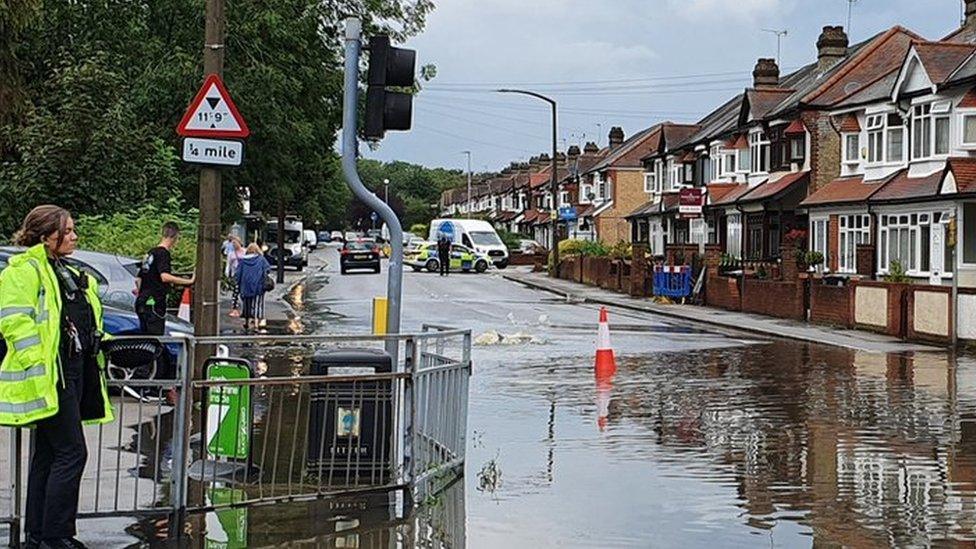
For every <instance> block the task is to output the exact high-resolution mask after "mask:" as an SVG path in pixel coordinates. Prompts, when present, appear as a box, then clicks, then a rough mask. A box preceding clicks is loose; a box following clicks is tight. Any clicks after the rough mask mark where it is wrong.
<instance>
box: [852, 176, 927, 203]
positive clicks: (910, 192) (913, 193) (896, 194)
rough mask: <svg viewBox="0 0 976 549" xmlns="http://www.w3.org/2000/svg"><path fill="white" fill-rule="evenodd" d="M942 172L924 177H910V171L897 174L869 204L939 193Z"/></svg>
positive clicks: (924, 196) (925, 196) (872, 197)
mask: <svg viewBox="0 0 976 549" xmlns="http://www.w3.org/2000/svg"><path fill="white" fill-rule="evenodd" d="M941 182H942V171H938V172H935V173H933V174H931V175H927V176H924V177H908V170H907V169H906V170H902V171H900V172H898V173H896V174H895V175H894V176H892V177H891V179H890V180H889V181H888V182H887V183H886V184H885V185H884V187H882V188H881V189H880V190H879V191H878V192H876V193H875V194H874V195H872V196H871V198H870V200H868V202H897V201H901V200H911V199H913V198H927V197H931V196H935V195H936V193H938V192H939V184H940V183H941Z"/></svg>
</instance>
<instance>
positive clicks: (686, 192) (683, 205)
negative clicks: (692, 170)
mask: <svg viewBox="0 0 976 549" xmlns="http://www.w3.org/2000/svg"><path fill="white" fill-rule="evenodd" d="M704 205H705V193H703V192H702V190H701V189H700V188H694V189H681V194H680V195H678V214H680V215H681V217H682V218H684V219H693V218H698V217H701V215H702V207H703V206H704Z"/></svg>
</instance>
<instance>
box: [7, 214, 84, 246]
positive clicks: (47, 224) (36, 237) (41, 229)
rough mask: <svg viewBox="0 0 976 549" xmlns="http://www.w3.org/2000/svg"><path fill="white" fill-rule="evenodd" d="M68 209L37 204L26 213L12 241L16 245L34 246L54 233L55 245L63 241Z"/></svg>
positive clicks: (68, 215) (68, 216)
mask: <svg viewBox="0 0 976 549" xmlns="http://www.w3.org/2000/svg"><path fill="white" fill-rule="evenodd" d="M70 217H71V214H70V213H69V212H68V210H66V209H64V208H62V207H60V206H55V205H54V204H43V205H41V206H37V207H36V208H34V209H33V210H31V211H30V213H29V214H27V217H25V218H24V222H23V223H22V224H21V225H20V229H19V230H18V231H17V232H16V233H14V236H13V239H12V240H13V243H14V244H15V245H17V246H34V245H35V244H40V243H41V242H42V241H43V240H44V239H45V238H47V237H49V236H51V235H52V234H54V233H57V234H58V242H57V247H60V246H61V243H62V242H63V241H64V236H65V232H66V231H67V228H68V219H69V218H70Z"/></svg>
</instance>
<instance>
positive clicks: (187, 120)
mask: <svg viewBox="0 0 976 549" xmlns="http://www.w3.org/2000/svg"><path fill="white" fill-rule="evenodd" d="M176 133H178V134H180V135H182V136H184V137H237V138H242V139H243V138H245V137H247V136H248V135H250V134H251V130H249V129H248V127H247V122H245V121H244V117H242V116H241V113H239V112H238V111H237V106H236V105H234V101H233V100H232V99H231V98H230V94H229V93H227V88H225V87H224V83H223V81H221V79H220V77H219V76H217V75H216V74H211V75H210V76H208V77H207V79H206V80H205V81H204V82H203V86H201V87H200V91H198V92H197V95H196V97H194V98H193V101H192V102H190V107H189V108H188V109H186V113H184V114H183V119H182V120H181V121H180V125H179V126H177V127H176Z"/></svg>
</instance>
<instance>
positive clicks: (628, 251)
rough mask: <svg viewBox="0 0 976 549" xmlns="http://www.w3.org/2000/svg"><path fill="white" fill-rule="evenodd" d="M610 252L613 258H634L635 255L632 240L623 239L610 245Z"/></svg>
mask: <svg viewBox="0 0 976 549" xmlns="http://www.w3.org/2000/svg"><path fill="white" fill-rule="evenodd" d="M608 254H609V255H610V257H612V258H613V259H632V258H633V257H634V248H633V246H631V244H630V242H624V241H623V240H621V241H620V242H617V243H616V244H614V245H613V246H611V247H610V249H609V250H608Z"/></svg>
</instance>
